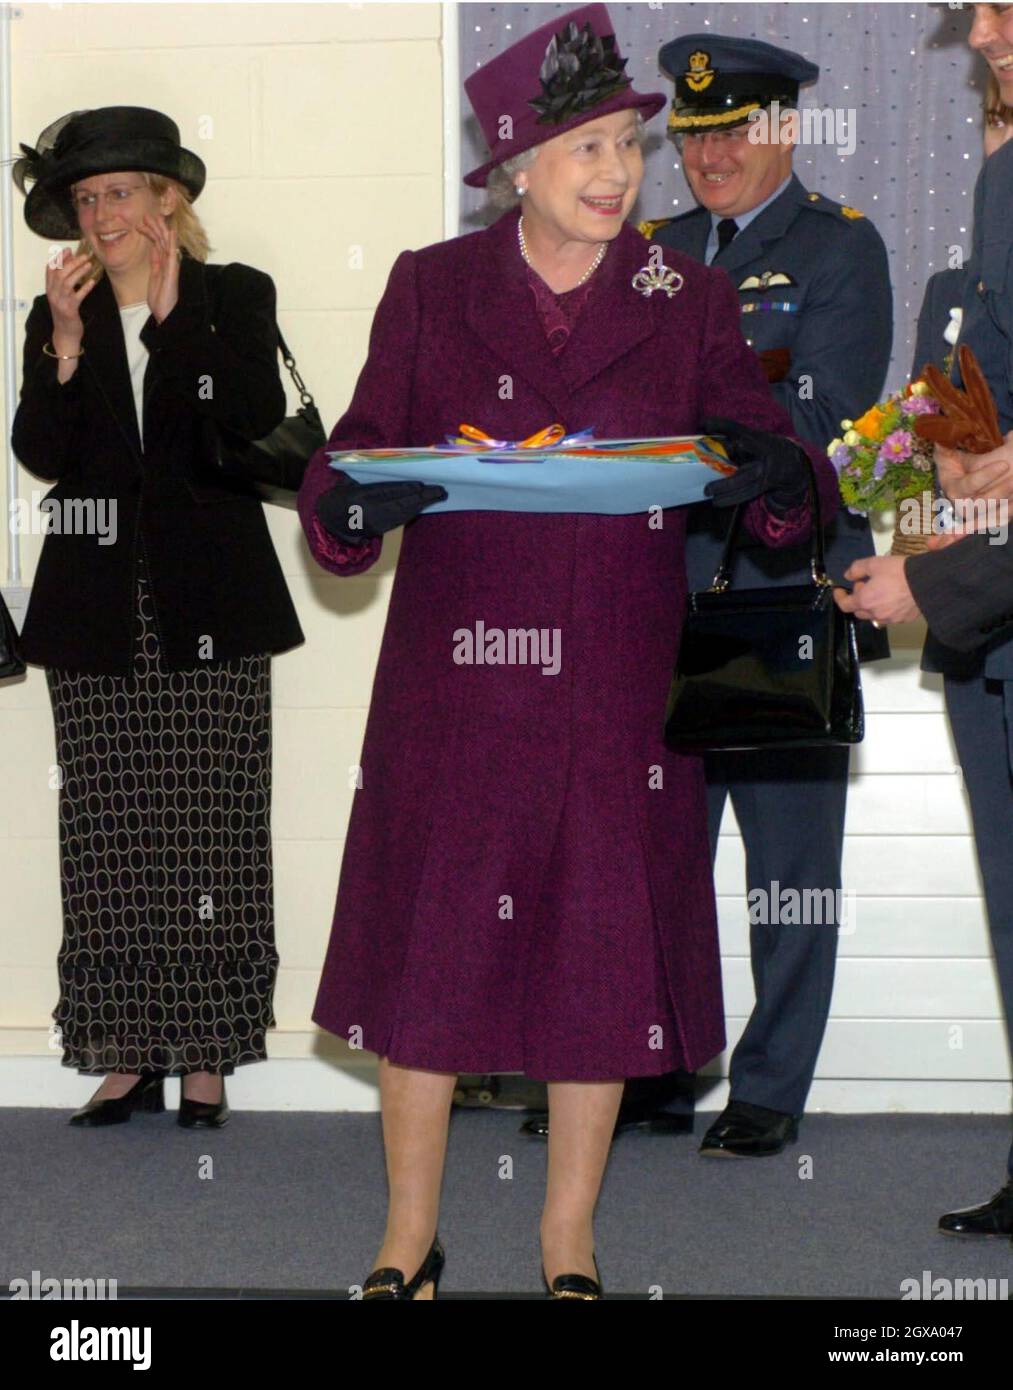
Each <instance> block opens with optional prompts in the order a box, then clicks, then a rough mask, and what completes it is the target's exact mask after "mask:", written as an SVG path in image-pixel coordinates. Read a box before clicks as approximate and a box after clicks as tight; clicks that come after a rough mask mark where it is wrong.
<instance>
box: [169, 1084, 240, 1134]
mask: <svg viewBox="0 0 1013 1390" xmlns="http://www.w3.org/2000/svg"><path fill="white" fill-rule="evenodd" d="M230 1114H231V1111H230V1110H229V1103H228V1101H227V1100H226V1099H225V1078H224V1077H222V1098H221V1100H220V1101H218V1102H217V1104H214V1103H212V1102H211V1101H209V1100H187V1098H186V1096H185V1095H184V1094H183V1086H182V1082H181V1083H180V1088H179V1114H178V1115H177V1116H176V1123H177V1124H178V1125H182V1127H183V1128H184V1129H221V1127H222V1126H223V1125H225V1124H227V1123H228V1119H229V1115H230Z"/></svg>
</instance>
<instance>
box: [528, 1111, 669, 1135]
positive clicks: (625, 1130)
mask: <svg viewBox="0 0 1013 1390" xmlns="http://www.w3.org/2000/svg"><path fill="white" fill-rule="evenodd" d="M634 1130H642V1131H643V1132H644V1133H645V1134H692V1133H693V1116H692V1115H684V1114H680V1113H679V1112H678V1111H673V1110H658V1109H656V1108H655V1107H653V1106H650V1105H621V1106H620V1107H619V1114H618V1116H617V1117H616V1127H615V1129H614V1130H613V1131H612V1138H613V1139H618V1138H619V1136H620V1135H621V1134H632V1133H633V1131H634ZM520 1132H521V1134H526V1135H528V1136H529V1137H530V1138H533V1139H547V1138H548V1137H549V1115H548V1111H545V1110H543V1111H541V1112H540V1113H539V1114H537V1115H532V1116H531V1118H530V1119H527V1120H525V1121H524V1123H523V1124H522V1125H521V1128H520Z"/></svg>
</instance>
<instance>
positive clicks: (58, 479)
mask: <svg viewBox="0 0 1013 1390" xmlns="http://www.w3.org/2000/svg"><path fill="white" fill-rule="evenodd" d="M22 150H23V153H24V157H23V158H22V159H20V160H19V161H18V162H17V163H16V165H15V167H14V178H15V182H16V183H17V185H18V187H19V188H20V189H21V191H22V192H25V191H26V188H27V185H28V184H29V183H30V184H31V188H30V191H28V192H27V198H26V201H25V220H26V221H27V223H28V225H29V227H31V229H32V230H33V231H34V232H36V233H38V234H39V235H40V236H42V237H44V238H46V240H47V241H49V242H60V241H70V240H75V239H76V240H78V246H77V248H76V251H75V253H74V254H69V253H68V252H66V251H64V252H53V251H52V249H51V252H50V256H49V260H48V262H47V266H46V292H45V294H44V295H41V296H39V297H38V298H37V299H36V300H35V302H34V304H33V306H32V310H31V312H30V314H29V316H28V322H27V325H26V340H25V354H24V381H23V386H22V392H21V402H20V406H19V408H18V411H17V414H16V416H15V420H14V428H13V447H14V451H15V453H16V454H17V456H18V458H19V459H20V460H21V462H22V463H23V464H24V465H25V467H26V468H27V469H28V470H29V471H30V472H31V473H33V474H34V475H35V476H36V477H39V478H43V479H46V480H47V481H51V482H55V487H53V488H52V490H51V491H50V492H49V493H48V494H47V498H46V499H45V501H44V503H43V505H44V507H45V508H46V510H48V511H51V512H52V513H53V515H54V521H53V522H52V523H51V524H50V526H49V533H48V534H47V535H46V538H45V541H44V543H43V547H42V554H41V558H40V560H39V565H38V570H37V574H36V578H35V584H34V587H33V591H32V599H31V603H30V606H29V610H28V614H27V617H26V619H25V626H24V633H23V641H24V651H25V657H26V659H27V660H28V661H29V662H34V663H36V664H38V665H41V666H44V667H45V669H46V678H47V682H48V687H49V692H50V698H51V701H52V705H53V715H54V720H55V725H56V748H57V761H58V766H59V769H60V778H61V785H60V790H59V837H60V855H61V888H62V896H63V926H64V931H63V943H62V946H61V949H60V953H59V979H60V995H59V1002H58V1005H57V1007H56V1009H55V1011H54V1017H55V1019H56V1022H57V1024H58V1027H59V1029H60V1032H61V1036H62V1045H63V1054H64V1055H63V1062H64V1065H65V1066H72V1067H76V1068H77V1069H78V1070H79V1071H80V1072H82V1073H83V1074H87V1075H102V1076H103V1077H104V1079H103V1081H102V1084H101V1085H100V1086H99V1089H98V1090H97V1091H96V1092H95V1094H94V1095H93V1096H92V1098H91V1100H90V1101H89V1102H88V1103H87V1104H86V1105H85V1106H84V1108H83V1109H82V1110H80V1111H78V1112H77V1113H76V1114H75V1115H74V1116H73V1117H72V1119H71V1123H72V1124H76V1125H85V1126H97V1125H108V1124H117V1123H122V1122H123V1121H126V1120H129V1119H130V1118H131V1116H132V1115H133V1114H134V1113H135V1112H137V1111H139V1110H143V1111H161V1110H163V1109H164V1101H163V1095H162V1087H163V1077H164V1076H166V1075H179V1076H182V1077H183V1085H182V1098H181V1102H180V1111H179V1122H180V1124H182V1125H184V1126H186V1127H219V1126H221V1125H222V1124H224V1123H225V1121H226V1119H227V1118H228V1106H227V1102H226V1098H225V1087H224V1080H223V1078H224V1076H226V1075H227V1074H229V1073H231V1072H232V1071H233V1069H234V1068H235V1067H236V1066H237V1065H239V1064H241V1063H246V1062H254V1061H259V1060H261V1059H263V1058H264V1056H265V1055H266V1054H265V1032H266V1030H267V1029H268V1028H269V1027H271V1026H272V1024H273V1022H274V1016H273V1012H272V994H273V988H274V978H275V973H276V968H277V953H276V950H275V944H274V919H273V898H272V866H271V839H270V796H271V786H270V738H271V732H270V654H271V653H272V652H278V651H284V650H285V649H287V648H289V647H292V646H295V645H296V644H297V643H299V642H300V641H302V633H301V631H300V628H299V623H298V620H297V618H296V614H295V610H294V608H293V606H292V602H291V599H290V598H289V595H288V591H287V589H286V586H285V581H284V579H283V577H282V573H281V569H280V566H279V564H278V560H277V557H276V555H275V553H274V549H273V547H272V545H271V541H270V538H269V536H268V532H267V527H266V524H265V521H264V517H263V511H262V508H261V505H260V503H259V501H258V500H257V498H256V496H255V495H254V494H253V493H252V491H250V490H248V489H247V487H246V485H245V484H244V483H243V482H242V481H238V482H232V483H230V482H229V481H228V480H227V479H225V478H223V477H222V476H221V473H220V470H219V466H218V444H217V430H218V427H219V426H223V427H226V428H228V429H229V430H230V431H233V432H235V433H236V434H238V435H240V436H242V437H244V438H246V439H257V438H260V437H262V436H263V435H265V434H267V433H269V432H270V431H271V430H272V429H273V428H274V427H275V426H276V425H277V424H278V423H279V422H280V420H281V419H282V417H283V416H284V414H285V396H284V392H283V390H282V386H281V381H280V379H279V374H278V353H277V348H278V338H277V326H276V321H275V293H274V286H273V284H272V282H271V280H270V279H269V277H268V276H267V275H264V274H262V273H261V272H260V271H258V270H253V269H251V268H250V267H248V266H243V265H238V264H231V265H219V266H211V265H205V264H204V262H205V260H206V257H207V253H208V241H207V236H206V234H205V232H204V229H203V228H202V226H201V223H200V221H199V219H198V217H197V215H196V213H195V212H194V210H193V207H192V202H193V200H194V199H195V198H196V197H197V196H198V195H199V193H200V191H201V189H202V187H203V185H204V179H205V169H204V165H203V163H202V161H201V160H200V159H199V158H198V157H197V156H196V155H194V154H192V153H191V152H190V151H189V150H186V149H184V148H183V147H182V146H181V144H180V139H179V131H178V129H177V127H176V125H175V123H174V122H173V121H171V120H170V119H169V117H168V116H165V115H162V114H161V113H160V112H157V111H150V110H147V109H145V108H142V107H122V106H119V107H104V108H102V109H99V110H94V111H82V112H73V113H71V114H70V115H69V116H65V117H63V118H61V119H60V120H59V121H57V122H55V123H54V124H53V125H51V126H49V127H48V128H47V129H46V130H45V131H44V132H43V134H42V135H41V136H40V138H39V141H38V142H37V148H34V149H32V148H30V147H28V146H24V145H23V146H22Z"/></svg>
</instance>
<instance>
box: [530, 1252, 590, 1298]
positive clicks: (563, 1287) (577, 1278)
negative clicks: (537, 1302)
mask: <svg viewBox="0 0 1013 1390" xmlns="http://www.w3.org/2000/svg"><path fill="white" fill-rule="evenodd" d="M594 1272H595V1274H596V1275H597V1278H596V1279H589V1278H588V1276H587V1275H586V1274H557V1275H556V1277H555V1279H553V1281H552V1283H551V1285H550V1283H549V1281H548V1279H546V1277H545V1269H544V1267H543V1268H542V1283H543V1284H544V1285H545V1291H546V1293H547V1294H548V1295H549V1297H550V1298H566V1299H570V1300H573V1299H576V1300H578V1301H579V1302H582V1303H590V1302H592V1301H594V1300H595V1299H599V1298H604V1297H605V1290H604V1289H603V1288H602V1283H601V1271H600V1270H599V1268H598V1260H597V1258H595V1262H594Z"/></svg>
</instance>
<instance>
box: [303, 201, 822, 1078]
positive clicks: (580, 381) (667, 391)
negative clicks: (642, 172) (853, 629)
mask: <svg viewBox="0 0 1013 1390" xmlns="http://www.w3.org/2000/svg"><path fill="white" fill-rule="evenodd" d="M516 226H517V213H516V212H511V213H507V214H505V215H504V216H503V217H502V218H500V220H499V221H498V222H497V223H496V224H495V225H494V226H492V227H491V228H489V229H487V230H484V231H480V232H475V233H472V234H471V235H468V236H463V237H459V238H456V239H455V240H452V241H448V242H445V243H442V244H439V245H436V246H429V247H426V248H425V249H424V250H422V251H417V252H410V251H406V252H404V253H403V254H402V255H401V256H400V257H399V258H398V260H397V262H396V263H395V265H394V267H393V270H392V271H391V275H390V280H389V282H388V285H387V289H386V291H385V293H384V296H383V299H382V301H381V302H380V305H379V307H378V308H377V311H376V316H375V319H374V321H373V328H372V335H371V338H370V345H369V357H368V360H367V362H366V365H365V367H364V368H363V370H362V374H361V376H360V377H359V381H358V384H357V386H356V389H355V395H354V397H353V399H352V403H351V405H350V406H349V408H348V410H347V411H346V413H345V415H344V416H343V417H342V419H341V420H340V421H339V422H338V424H337V425H336V426H335V428H334V432H333V433H332V435H331V438H330V441H329V444H328V446H327V447H328V448H329V449H338V448H341V449H346V448H352V447H362V448H376V447H381V446H391V445H408V444H432V443H435V442H438V441H440V440H442V438H443V436H444V435H446V434H448V433H454V432H456V431H457V429H458V427H459V426H460V425H461V423H462V422H468V423H471V424H474V425H477V426H479V427H481V428H482V429H484V430H486V431H487V432H488V433H489V434H491V435H494V436H496V437H498V438H505V439H520V438H523V437H525V436H527V435H529V434H532V433H533V432H534V431H535V430H537V429H539V428H540V427H541V426H543V425H548V424H551V423H553V422H554V421H559V422H560V423H562V424H563V425H564V426H565V427H566V429H567V430H577V429H582V428H585V427H588V426H590V427H593V429H594V431H595V433H596V434H597V435H599V436H601V437H607V436H612V437H615V436H628V435H665V434H690V433H694V432H696V431H697V430H698V426H699V424H700V421H701V419H702V418H703V417H704V416H705V415H709V414H715V415H726V416H731V417H733V418H735V419H738V420H741V421H744V422H748V423H750V424H752V425H755V426H757V427H760V428H764V429H768V430H777V431H781V432H783V433H790V424H789V421H788V417H787V416H786V415H785V414H783V413H782V411H781V410H780V408H779V407H778V406H776V405H775V404H774V402H773V400H772V398H771V395H770V393H769V391H768V388H767V384H766V381H765V379H764V376H763V373H762V371H761V370H760V367H759V365H758V363H757V360H756V358H755V357H754V355H753V353H752V352H751V351H750V350H749V348H748V347H747V346H746V343H745V341H744V339H743V337H742V334H741V332H740V329H739V309H738V301H737V296H736V294H735V292H734V289H733V288H732V286H731V283H730V282H729V280H728V279H727V278H726V277H725V276H724V275H723V274H721V273H720V272H718V271H712V270H709V269H708V268H707V267H705V266H702V265H699V264H698V263H696V262H695V261H692V260H690V259H689V258H688V257H685V256H683V255H682V254H681V253H679V252H676V251H672V250H666V251H665V253H664V254H665V261H666V263H667V264H668V265H670V266H674V267H675V268H677V269H678V270H679V272H680V273H681V274H682V275H683V276H684V277H685V283H684V286H683V288H682V289H681V291H680V292H679V293H677V294H676V295H675V296H674V297H672V298H671V299H669V298H668V297H667V296H666V295H665V294H663V293H660V292H656V293H654V294H653V295H652V296H651V297H650V298H647V297H645V296H644V295H643V294H641V293H639V292H638V291H636V290H635V289H634V288H633V287H632V285H631V280H632V279H633V276H634V275H635V274H636V272H637V271H638V270H639V269H640V268H641V267H643V266H644V265H645V263H646V261H647V256H648V247H647V243H646V242H645V241H644V240H643V238H642V237H641V236H640V234H639V233H638V232H637V231H635V230H634V228H633V227H631V226H629V225H626V226H624V227H623V228H622V230H621V232H620V234H619V237H618V238H617V240H616V241H615V242H614V243H613V244H612V246H611V247H610V248H609V251H608V254H607V255H606V257H605V259H604V261H603V263H602V265H601V267H600V269H599V270H598V271H597V272H596V274H595V284H594V288H593V290H592V292H591V293H590V295H589V297H588V299H587V302H586V304H585V305H584V308H583V310H582V312H581V314H580V317H579V318H578V320H577V323H576V326H575V328H574V331H573V334H572V336H571V338H570V340H569V342H568V343H567V345H566V347H565V348H564V350H563V351H562V353H561V354H560V355H559V356H558V358H557V357H554V356H553V354H552V352H551V350H550V348H549V346H548V344H547V342H546V338H545V333H544V331H543V327H542V324H541V321H540V319H539V317H538V314H537V311H536V305H535V299H534V295H533V294H532V291H531V288H530V287H529V285H528V283H527V277H526V268H525V265H524V263H523V261H522V260H521V257H520V254H519V252H518V247H517V235H516ZM812 455H813V458H814V461H815V463H816V465H817V471H818V476H819V480H820V492H821V496H822V502H823V507H824V509H825V514H826V515H827V516H829V515H831V514H832V513H833V512H834V510H835V508H836V505H837V501H836V499H837V488H836V481H835V477H834V474H833V470H832V469H831V467H830V465H829V463H828V462H827V461H826V459H825V458H824V457H823V456H822V455H821V454H819V453H818V452H817V451H816V450H813V451H812ZM334 481H335V475H334V473H333V472H332V471H331V470H330V469H328V467H327V460H326V456H325V454H324V452H323V451H321V452H320V453H319V454H317V455H316V456H315V457H314V459H313V460H312V461H311V463H310V467H309V469H308V472H307V475H306V481H305V483H304V485H303V488H302V491H301V493H300V496H299V510H300V514H301V517H302V522H303V526H304V528H305V530H306V533H307V537H308V539H309V543H310V546H311V549H312V550H313V553H314V555H315V557H316V558H317V560H318V561H319V563H320V564H321V565H323V566H324V568H325V569H328V570H331V571H332V572H333V573H336V574H356V573H361V572H362V571H363V570H365V569H366V568H368V566H369V565H371V564H372V563H373V561H374V560H375V559H376V557H377V555H378V554H379V550H380V543H379V541H372V542H367V543H365V544H364V545H363V546H361V547H358V548H346V547H343V546H340V545H338V544H337V543H336V542H334V541H333V540H332V539H331V538H329V537H328V536H327V535H326V533H324V532H323V531H322V530H321V528H320V526H319V523H318V522H317V521H316V519H315V516H314V505H315V503H316V500H317V498H318V497H319V496H320V494H321V492H322V491H324V490H325V489H326V488H328V487H330V486H331V485H332V484H333V482H334ZM662 516H663V523H664V524H663V526H662V528H661V529H652V528H651V527H650V526H649V525H648V518H647V516H645V515H644V514H640V515H634V516H617V517H610V516H591V515H565V516H559V515H553V516H548V515H546V516H534V515H526V514H514V513H500V512H459V513H451V514H447V515H441V516H426V515H424V514H423V515H422V516H421V517H419V518H418V519H417V520H416V521H414V522H413V523H412V524H410V525H409V526H408V527H407V528H406V529H405V533H404V538H403V542H402V547H401V555H400V560H399V564H398V568H397V574H396V577H395V582H394V588H393V593H392V596H391V601H390V608H389V612H388V616H387V626H386V631H385V633H384V639H383V645H382V648H381V652H380V657H379V663H378V666H377V670H376V677H375V682H374V686H373V696H372V704H371V707H370V713H369V720H368V724H367V728H366V736H365V743H364V747H363V754H362V787H361V789H360V790H358V791H357V792H356V794H355V800H354V805H353V810H352V816H351V822H350V825H349V829H348V838H347V842H346V846H345V854H344V862H343V864H342V869H341V881H340V884H339V888H338V897H337V906H336V910H335V914H334V922H333V927H332V931H331V938H330V946H329V949H328V952H327V959H326V962H325V964H324V969H323V976H322V979H321V982H320V989H319V993H318V995H317V1001H316V1008H315V1011H314V1015H313V1017H314V1019H315V1021H316V1022H317V1023H319V1024H321V1025H322V1026H323V1027H324V1028H326V1029H328V1030H329V1031H331V1032H333V1033H336V1034H338V1035H340V1036H343V1037H345V1038H351V1039H352V1040H353V1041H356V1042H360V1043H361V1045H362V1046H363V1047H365V1048H368V1049H370V1050H372V1051H374V1052H377V1053H379V1054H381V1055H384V1056H386V1057H388V1058H390V1059H391V1061H393V1062H396V1063H400V1064H402V1065H405V1066H412V1067H418V1068H424V1069H433V1070H439V1071H447V1072H456V1071H462V1072H478V1073H494V1072H508V1071H513V1072H525V1073H526V1074H527V1075H529V1076H532V1077H537V1078H542V1079H546V1080H605V1079H609V1078H612V1079H617V1078H620V1077H627V1076H649V1075H655V1074H660V1073H664V1072H668V1071H671V1070H672V1069H673V1068H676V1067H687V1068H696V1067H698V1066H700V1065H701V1064H703V1063H704V1062H706V1061H707V1060H708V1059H709V1058H711V1057H713V1056H714V1055H715V1054H716V1053H718V1052H720V1051H721V1050H722V1048H723V1046H724V1020H723V1011H722V1000H721V979H720V961H719V955H718V939H717V926H716V917H715V903H714V890H713V882H712V875H711V863H710V853H709V850H708V843H707V831H706V820H705V811H704V780H703V770H702V762H701V760H700V759H697V758H692V757H684V756H677V755H676V754H674V753H671V752H669V751H668V750H667V749H666V748H665V746H664V743H663V742H662V725H663V719H664V710H665V701H666V696H667V693H668V687H669V679H670V675H671V671H672V663H673V660H674V658H675V655H676V649H677V647H678V641H679V632H680V627H681V623H682V617H683V612H684V606H685V598H686V581H685V573H684V566H683V541H684V532H685V518H684V513H683V512H681V511H680V510H678V509H672V510H667V511H665V512H664V513H662ZM747 520H748V523H749V525H750V529H751V530H752V532H753V535H754V536H755V537H756V538H757V539H760V540H762V541H764V543H767V544H773V545H776V544H791V543H792V542H795V541H798V540H799V539H801V538H802V537H803V536H804V535H805V534H806V533H807V530H808V512H807V509H806V508H801V509H800V510H799V511H798V512H797V513H794V514H791V515H789V516H788V517H786V518H784V519H783V520H778V519H777V518H775V517H773V516H772V515H771V514H770V512H769V511H768V510H767V508H766V506H765V504H764V503H763V502H762V501H760V502H756V503H753V504H752V505H751V506H750V508H749V510H748V512H747ZM479 623H482V624H484V630H485V632H486V633H487V634H488V633H489V631H490V629H494V628H495V629H501V630H503V631H504V633H507V632H508V631H509V630H510V629H514V630H516V629H532V628H534V629H539V630H542V629H545V630H547V633H548V634H550V636H549V637H548V638H547V640H548V641H549V642H551V641H553V640H556V641H558V644H559V645H558V648H557V651H558V654H559V657H560V662H559V669H558V672H557V673H556V674H551V673H549V674H546V673H544V671H543V666H542V665H539V664H530V663H529V664H524V663H522V662H521V661H516V662H515V663H514V664H494V663H490V662H486V663H483V664H478V663H475V664H458V662H456V661H455V659H454V656H455V651H456V652H457V654H458V656H459V657H460V656H461V654H462V651H463V647H462V638H461V632H462V630H466V631H468V632H471V633H475V631H476V627H477V625H478V624H479ZM553 632H555V633H556V634H557V637H556V638H555V639H553V638H552V637H551V634H552V633H553ZM547 650H548V648H547ZM516 654H517V653H515V655H516ZM522 654H523V653H522ZM549 667H550V670H551V662H550V663H549ZM353 1030H357V1031H355V1032H353Z"/></svg>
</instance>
